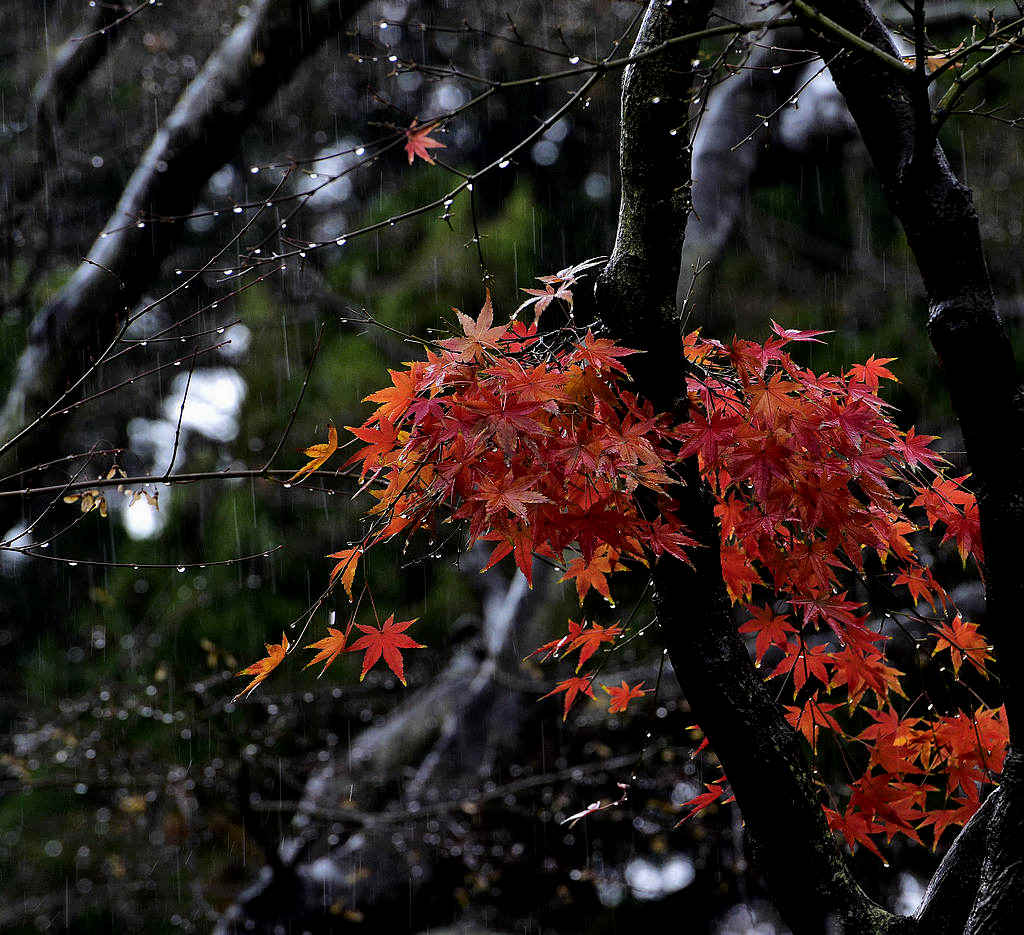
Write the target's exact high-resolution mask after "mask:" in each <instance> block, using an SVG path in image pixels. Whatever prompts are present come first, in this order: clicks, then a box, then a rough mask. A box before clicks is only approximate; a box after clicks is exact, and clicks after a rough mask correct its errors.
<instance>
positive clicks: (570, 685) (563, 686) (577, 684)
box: [538, 672, 594, 721]
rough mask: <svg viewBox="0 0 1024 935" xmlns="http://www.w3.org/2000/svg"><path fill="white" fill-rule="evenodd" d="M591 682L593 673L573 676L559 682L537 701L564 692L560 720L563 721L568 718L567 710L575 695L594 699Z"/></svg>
mask: <svg viewBox="0 0 1024 935" xmlns="http://www.w3.org/2000/svg"><path fill="white" fill-rule="evenodd" d="M593 682H594V673H593V672H587V673H585V674H584V675H574V676H573V677H572V678H568V679H566V680H565V681H564V682H559V683H558V684H557V685H556V686H555V687H554V688H552V689H551V691H549V692H548V693H547V694H546V695H541V696H540V698H539V699H538V701H543V700H544V699H545V698H550V697H551V696H552V695H555V694H558V692H565V709H564V710H563V712H562V720H563V721H564V720H565V719H566V718H567V717H568V716H569V709H570V708H571V707H572V705H573V702H574V701H575V700H576V696H577V695H580V694H583V695H586V696H587V697H588V698H593V697H594V690H593V688H592V685H593Z"/></svg>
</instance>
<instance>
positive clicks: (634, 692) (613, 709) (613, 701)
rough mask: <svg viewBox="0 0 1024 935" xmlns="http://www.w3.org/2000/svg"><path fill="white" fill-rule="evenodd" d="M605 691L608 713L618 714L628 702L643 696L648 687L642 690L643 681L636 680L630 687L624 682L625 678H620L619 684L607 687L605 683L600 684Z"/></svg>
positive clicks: (626, 706) (624, 708)
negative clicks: (607, 696)
mask: <svg viewBox="0 0 1024 935" xmlns="http://www.w3.org/2000/svg"><path fill="white" fill-rule="evenodd" d="M601 687H602V688H603V689H604V690H605V691H606V692H608V695H609V698H608V713H609V714H618V713H619V712H620V711H625V710H626V708H628V707H629V703H630V702H631V701H632V700H633V699H634V698H643V696H644V695H646V694H647V693H648V692H649V691H650V689H647V690H646V691H645V690H644V683H643V682H637V683H636V685H633V686H632V687H630V686H629V685H628V684H626V680H625V679H623V680H622V684H621V685H615V686H613V687H612V688H609V687H608V686H607V685H602V686H601Z"/></svg>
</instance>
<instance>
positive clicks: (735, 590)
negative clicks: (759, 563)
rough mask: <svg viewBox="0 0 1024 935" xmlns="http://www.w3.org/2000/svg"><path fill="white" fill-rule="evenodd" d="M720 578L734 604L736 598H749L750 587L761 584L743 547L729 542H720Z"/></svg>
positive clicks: (759, 577)
mask: <svg viewBox="0 0 1024 935" xmlns="http://www.w3.org/2000/svg"><path fill="white" fill-rule="evenodd" d="M721 558H722V578H723V579H724V581H725V587H726V590H727V591H728V592H729V599H730V600H731V601H732V602H733V603H734V604H735V603H736V602H737V601H738V600H750V593H751V588H753V586H754V585H755V584H762V583H763V582H762V581H761V576H760V575H759V574H758V573H757V569H756V568H754V566H753V565H752V564H751V562H750V559H748V558H747V556H746V553H745V552H744V551H743V549H741V548H739V547H738V546H735V545H733V544H732V543H730V542H724V543H722V551H721Z"/></svg>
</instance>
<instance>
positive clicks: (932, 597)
mask: <svg viewBox="0 0 1024 935" xmlns="http://www.w3.org/2000/svg"><path fill="white" fill-rule="evenodd" d="M892 583H893V584H894V585H897V584H902V585H904V586H905V587H906V589H907V590H908V591H909V592H910V597H911V599H912V600H913V602H914V604H917V602H918V601H920V600H921V599H922V598H924V599H925V600H926V601H927V602H928V606H929V607H931V609H932V610H935V602H936V600H937V601H938V602H939V605H940V606H941V607H945V606H946V592H945V591H944V590H943V588H942V585H940V584H939V582H938V581H936V580H935V576H934V575H932V573H931V569H929V568H925V567H923V566H921V567H916V568H915V567H913V566H911V567H909V568H905V569H904V570H903V571H901V572H900V573H899V574H898V575H897V576H896V577H895V578H894V579H893V582H892Z"/></svg>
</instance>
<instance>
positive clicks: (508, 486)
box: [473, 475, 550, 522]
mask: <svg viewBox="0 0 1024 935" xmlns="http://www.w3.org/2000/svg"><path fill="white" fill-rule="evenodd" d="M536 483H537V478H536V477H520V478H514V477H510V476H509V475H504V476H502V477H497V478H492V477H483V478H481V480H480V486H479V488H478V491H477V493H476V494H474V495H473V499H474V500H483V501H484V505H485V509H486V510H487V513H488V514H491V513H495V512H497V511H499V510H508V512H510V513H514V514H515V515H516V516H518V517H519V518H520V519H521V520H523V521H524V522H527V521H529V518H530V516H529V513H528V512H527V507H529V506H533V505H536V504H538V503H550V500H549V499H548V498H547V497H545V496H544V494H542V493H538V492H537V491H536V490H532V489H531V488H532V487H534V486H535V485H536Z"/></svg>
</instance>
